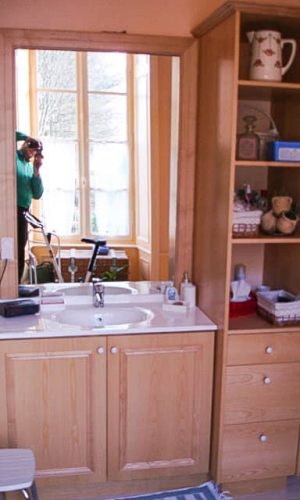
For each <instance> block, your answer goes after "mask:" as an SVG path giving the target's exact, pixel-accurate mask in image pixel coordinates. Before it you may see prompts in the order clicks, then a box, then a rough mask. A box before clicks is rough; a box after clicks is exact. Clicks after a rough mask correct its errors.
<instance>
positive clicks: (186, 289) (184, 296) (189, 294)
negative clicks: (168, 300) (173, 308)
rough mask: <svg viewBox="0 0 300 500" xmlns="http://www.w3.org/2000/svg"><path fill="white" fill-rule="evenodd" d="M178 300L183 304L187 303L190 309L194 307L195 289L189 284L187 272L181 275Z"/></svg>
mask: <svg viewBox="0 0 300 500" xmlns="http://www.w3.org/2000/svg"><path fill="white" fill-rule="evenodd" d="M180 298H181V300H183V302H186V303H188V304H189V305H190V307H195V305H196V287H195V285H193V283H191V282H190V280H189V275H188V273H187V271H185V272H184V273H183V278H182V282H181V284H180Z"/></svg>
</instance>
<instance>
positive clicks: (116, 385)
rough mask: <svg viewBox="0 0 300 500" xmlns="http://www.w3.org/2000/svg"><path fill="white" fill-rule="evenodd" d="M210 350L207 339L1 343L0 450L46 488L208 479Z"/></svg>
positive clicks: (165, 336)
mask: <svg viewBox="0 0 300 500" xmlns="http://www.w3.org/2000/svg"><path fill="white" fill-rule="evenodd" d="M213 351H214V333H213V332H201V333H196V332H194V333H184V334H180V333H178V334H177V333H176V334H151V335H150V334H148V335H124V336H121V335H120V336H111V337H108V338H106V337H85V338H65V339H40V340H37V339H36V340H20V341H19V340H13V341H7V340H5V341H2V342H0V370H1V372H0V389H1V390H0V403H1V412H0V419H1V420H0V445H1V446H9V447H30V448H32V449H33V450H34V452H35V455H36V461H37V477H38V478H47V481H48V482H49V479H51V478H52V483H51V484H53V485H57V484H62V485H70V484H72V485H76V484H80V483H81V484H82V483H88V482H92V483H96V482H97V483H98V482H101V481H102V482H104V481H113V480H121V479H148V478H149V479H151V478H156V477H167V476H168V477H169V476H175V475H177V476H178V475H182V476H188V475H191V474H196V473H197V474H199V473H203V474H204V473H208V471H209V453H210V429H211V428H210V425H211V424H210V422H211V399H212V373H213ZM42 484H43V483H42Z"/></svg>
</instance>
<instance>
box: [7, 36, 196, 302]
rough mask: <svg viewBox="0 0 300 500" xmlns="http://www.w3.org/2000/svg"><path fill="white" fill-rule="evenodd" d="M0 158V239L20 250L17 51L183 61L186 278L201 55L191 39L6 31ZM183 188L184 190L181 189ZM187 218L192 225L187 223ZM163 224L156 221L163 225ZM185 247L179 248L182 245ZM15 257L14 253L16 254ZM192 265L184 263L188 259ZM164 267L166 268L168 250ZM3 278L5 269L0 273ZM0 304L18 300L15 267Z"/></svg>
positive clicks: (182, 255)
mask: <svg viewBox="0 0 300 500" xmlns="http://www.w3.org/2000/svg"><path fill="white" fill-rule="evenodd" d="M0 37H1V40H0V43H1V51H0V69H1V75H2V78H1V83H0V85H1V88H0V90H1V92H0V94H1V97H0V111H1V113H0V134H1V142H0V157H1V160H2V166H3V168H2V170H1V172H2V174H1V175H2V181H3V182H1V194H2V196H1V197H0V209H1V214H2V216H1V222H0V237H2V236H11V237H13V238H14V241H15V248H16V197H15V192H16V189H15V182H16V181H15V160H14V158H15V137H14V130H15V116H16V109H15V94H14V77H13V75H14V69H15V68H14V50H15V49H16V48H24V49H26V48H36V49H57V50H90V51H93V50H95V51H101V50H103V51H122V52H129V53H148V54H153V55H168V56H179V57H180V64H181V69H180V73H181V75H180V86H181V96H180V120H181V119H182V122H180V137H179V142H180V151H179V165H178V179H179V181H178V185H179V191H178V206H179V208H178V210H177V223H178V226H179V230H178V231H179V235H183V236H184V240H185V242H184V248H185V249H187V253H186V252H182V250H181V249H179V252H177V253H178V255H176V266H177V267H176V271H177V269H178V274H180V275H182V272H183V270H185V267H186V262H190V261H191V248H192V215H193V206H192V205H191V200H192V199H193V172H194V162H195V127H196V122H195V99H196V74H197V67H196V64H195V58H196V57H197V50H196V49H195V48H193V44H194V41H193V39H192V37H191V38H188V37H168V36H154V35H149V36H146V35H129V34H126V33H92V32H91V33H86V32H75V31H69V32H68V31H56V30H46V29H45V30H26V29H21V30H15V29H3V30H1V33H0ZM181 186H182V187H181ZM187 217H188V219H187ZM159 223H160V221H156V224H158V225H159ZM181 243H182V242H179V243H177V242H176V245H177V246H179V245H181ZM15 253H16V252H15ZM187 256H188V257H189V259H186V257H187ZM160 265H161V266H163V267H166V258H165V253H164V249H163V250H162V253H161V263H160ZM0 272H1V269H0ZM0 294H1V298H8V297H11V298H13V297H17V262H16V259H15V260H14V261H12V262H10V263H9V265H8V269H7V272H6V274H5V277H4V280H3V283H2V286H1V288H0Z"/></svg>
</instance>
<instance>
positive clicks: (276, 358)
mask: <svg viewBox="0 0 300 500" xmlns="http://www.w3.org/2000/svg"><path fill="white" fill-rule="evenodd" d="M287 362H300V335H299V331H296V332H285V331H282V330H281V331H278V333H266V334H263V333H256V334H251V335H230V336H229V340H228V357H227V363H228V365H244V364H258V363H259V364H260V363H262V364H266V363H287Z"/></svg>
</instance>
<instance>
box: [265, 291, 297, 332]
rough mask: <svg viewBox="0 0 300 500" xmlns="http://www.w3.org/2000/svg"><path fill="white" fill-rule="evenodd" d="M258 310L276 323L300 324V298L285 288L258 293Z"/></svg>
mask: <svg viewBox="0 0 300 500" xmlns="http://www.w3.org/2000/svg"><path fill="white" fill-rule="evenodd" d="M279 300H287V301H289V302H279ZM257 311H258V313H259V314H260V315H261V316H263V317H264V318H266V319H267V320H268V321H270V322H271V323H273V324H275V325H279V326H290V325H300V300H295V295H292V294H291V293H289V292H286V291H285V290H274V291H272V292H260V293H257Z"/></svg>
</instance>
